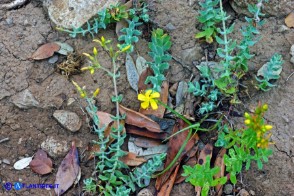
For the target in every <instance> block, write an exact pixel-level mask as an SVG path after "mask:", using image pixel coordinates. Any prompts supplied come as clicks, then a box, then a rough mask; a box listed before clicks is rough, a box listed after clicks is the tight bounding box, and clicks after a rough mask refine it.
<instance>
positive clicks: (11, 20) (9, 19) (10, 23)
mask: <svg viewBox="0 0 294 196" xmlns="http://www.w3.org/2000/svg"><path fill="white" fill-rule="evenodd" d="M5 21H6V24H7V25H8V26H9V27H10V26H12V25H13V18H11V17H9V18H6V20H5Z"/></svg>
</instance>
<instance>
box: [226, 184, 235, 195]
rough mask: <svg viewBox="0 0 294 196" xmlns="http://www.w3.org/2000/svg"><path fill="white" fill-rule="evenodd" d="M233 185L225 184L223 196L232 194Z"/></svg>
mask: <svg viewBox="0 0 294 196" xmlns="http://www.w3.org/2000/svg"><path fill="white" fill-rule="evenodd" d="M233 188H234V187H233V185H231V184H226V185H225V187H224V193H225V194H230V193H232V192H233Z"/></svg>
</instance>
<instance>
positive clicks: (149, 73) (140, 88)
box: [138, 67, 153, 92]
mask: <svg viewBox="0 0 294 196" xmlns="http://www.w3.org/2000/svg"><path fill="white" fill-rule="evenodd" d="M152 75H153V71H152V69H150V68H149V67H147V69H145V70H144V71H143V72H142V74H141V75H140V77H139V82H138V92H141V91H144V90H146V89H148V88H152V85H151V84H145V81H146V78H147V77H148V76H152Z"/></svg>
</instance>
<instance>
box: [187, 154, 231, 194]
mask: <svg viewBox="0 0 294 196" xmlns="http://www.w3.org/2000/svg"><path fill="white" fill-rule="evenodd" d="M183 168H184V173H183V176H186V177H187V178H186V182H190V183H191V184H192V185H194V186H199V187H201V188H202V190H201V196H206V195H208V192H209V188H210V187H213V186H216V185H223V184H225V183H226V182H227V178H226V177H221V178H216V179H214V176H215V175H216V174H217V173H218V172H219V171H220V168H219V167H214V168H210V157H209V156H207V157H206V162H205V163H204V164H203V165H199V164H196V165H195V166H194V167H191V166H187V165H184V166H183Z"/></svg>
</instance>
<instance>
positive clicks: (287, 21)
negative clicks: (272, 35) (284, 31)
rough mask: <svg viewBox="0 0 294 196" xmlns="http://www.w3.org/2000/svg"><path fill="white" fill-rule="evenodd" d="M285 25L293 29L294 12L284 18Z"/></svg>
mask: <svg viewBox="0 0 294 196" xmlns="http://www.w3.org/2000/svg"><path fill="white" fill-rule="evenodd" d="M285 24H286V25H287V27H289V28H292V27H294V12H291V13H290V14H289V15H288V16H287V17H286V18H285Z"/></svg>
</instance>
